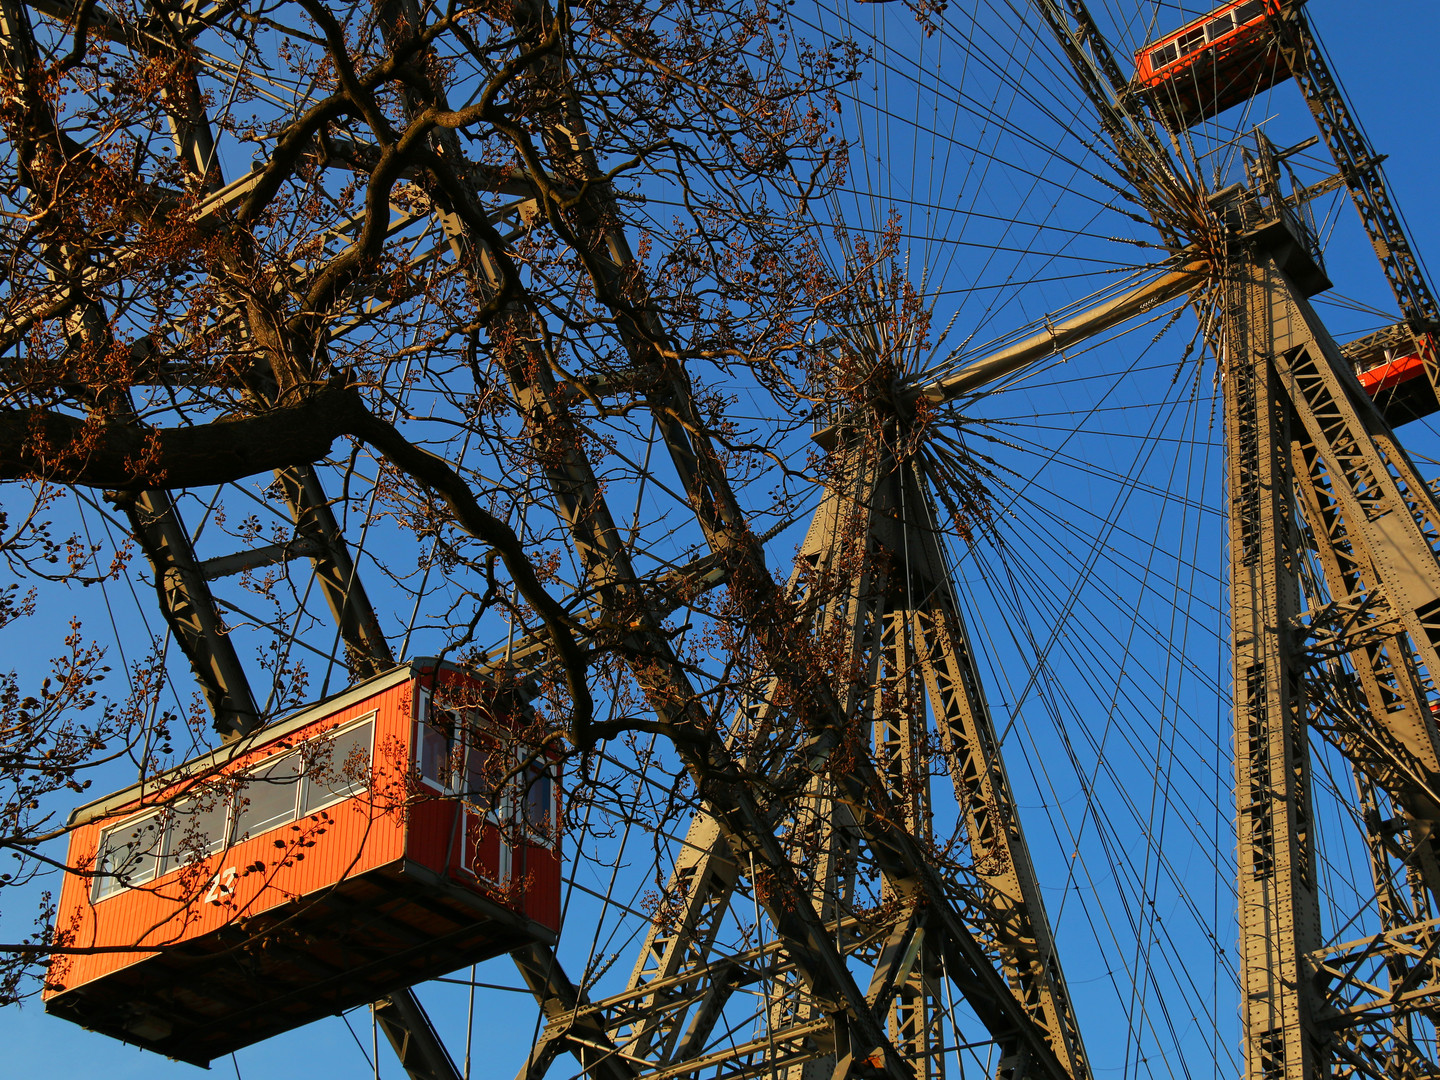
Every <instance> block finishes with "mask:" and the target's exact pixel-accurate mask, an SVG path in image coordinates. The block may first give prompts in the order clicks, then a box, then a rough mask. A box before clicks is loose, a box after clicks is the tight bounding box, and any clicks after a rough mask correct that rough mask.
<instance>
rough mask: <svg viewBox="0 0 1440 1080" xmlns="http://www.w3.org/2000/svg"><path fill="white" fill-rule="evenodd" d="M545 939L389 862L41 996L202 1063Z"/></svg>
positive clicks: (483, 903)
mask: <svg viewBox="0 0 1440 1080" xmlns="http://www.w3.org/2000/svg"><path fill="white" fill-rule="evenodd" d="M554 939H555V935H554V934H553V933H551V932H550V931H549V930H547V929H545V928H544V927H542V926H540V925H538V924H536V923H533V922H531V921H530V920H528V919H525V918H523V917H522V916H520V915H517V914H516V913H514V912H513V911H510V910H508V909H506V908H504V907H501V906H500V905H498V904H495V903H492V902H490V901H488V900H486V899H484V898H483V897H481V896H479V895H477V894H475V893H472V892H470V891H469V890H467V889H465V888H463V887H461V886H459V885H455V884H451V883H450V882H448V881H446V880H445V879H443V878H441V877H439V876H438V875H436V874H434V873H433V872H432V871H430V870H427V869H425V868H423V867H420V866H418V865H417V864H415V863H401V864H392V865H391V866H389V867H384V868H381V869H379V870H375V871H372V872H370V873H367V874H364V875H361V876H359V877H356V878H352V879H348V880H346V881H343V882H341V883H340V884H339V885H336V886H334V887H332V888H329V889H326V890H324V891H322V892H319V893H316V894H313V895H310V896H306V897H304V898H302V899H300V900H297V901H296V902H294V903H291V904H287V905H284V906H283V907H282V908H280V909H278V910H276V911H274V912H269V913H266V914H263V915H259V916H255V917H253V918H250V919H241V920H237V921H236V922H235V923H234V924H232V925H230V926H227V927H226V928H225V929H223V930H220V931H217V932H215V933H212V934H208V935H206V936H204V937H201V938H198V939H194V940H191V941H187V942H185V943H184V944H183V945H178V946H175V947H173V948H169V949H166V950H164V951H163V952H159V953H156V954H153V955H151V956H148V957H146V958H145V959H143V960H140V961H138V962H136V963H134V964H130V965H129V966H127V967H124V968H121V969H120V970H118V971H115V972H112V973H111V974H109V975H107V976H104V977H103V978H99V979H96V980H93V981H91V982H89V983H86V984H84V985H83V986H78V987H75V988H73V989H70V990H66V991H63V992H61V993H59V994H57V995H56V996H54V997H52V998H51V999H50V1000H49V1001H48V1002H46V1006H45V1008H46V1011H47V1012H50V1013H54V1014H56V1015H59V1016H63V1017H65V1018H66V1019H69V1020H72V1021H74V1022H75V1023H78V1024H80V1025H82V1026H83V1027H87V1028H90V1029H91V1030H93V1031H98V1032H101V1033H102V1034H105V1035H110V1036H113V1037H115V1038H117V1039H122V1040H124V1041H125V1042H129V1043H134V1044H136V1045H138V1046H143V1047H145V1048H147V1049H150V1050H154V1051H156V1052H158V1053H162V1054H165V1055H166V1056H168V1057H172V1058H177V1059H179V1060H181V1061H187V1062H190V1063H192V1064H195V1065H206V1064H208V1063H209V1062H210V1061H211V1060H213V1059H214V1058H216V1057H219V1056H221V1055H224V1054H228V1053H230V1052H231V1051H234V1050H238V1049H240V1048H242V1047H245V1046H249V1045H251V1044H253V1043H256V1042H259V1041H261V1040H262V1039H266V1038H269V1037H270V1036H272V1035H278V1034H280V1033H281V1032H285V1031H289V1030H292V1029H294V1028H297V1027H300V1026H302V1025H304V1024H308V1023H310V1022H311V1021H313V1020H318V1019H320V1018H322V1017H325V1016H330V1015H334V1014H336V1013H340V1012H343V1011H345V1010H347V1009H352V1008H355V1007H357V1006H360V1005H364V1004H367V1003H369V1002H372V1001H376V1000H378V999H380V998H383V997H384V996H385V995H387V994H389V993H392V992H393V991H395V990H398V989H400V988H401V987H405V986H411V985H414V984H415V983H418V982H423V981H424V980H426V979H430V978H434V977H435V976H437V975H443V974H445V973H447V972H450V971H455V970H456V969H458V968H461V967H463V966H465V965H467V964H471V963H475V962H477V961H480V960H485V959H489V958H490V957H494V956H499V955H501V954H503V953H507V952H510V951H512V950H514V949H517V948H519V947H521V946H523V945H526V944H530V943H532V942H544V943H553V941H554Z"/></svg>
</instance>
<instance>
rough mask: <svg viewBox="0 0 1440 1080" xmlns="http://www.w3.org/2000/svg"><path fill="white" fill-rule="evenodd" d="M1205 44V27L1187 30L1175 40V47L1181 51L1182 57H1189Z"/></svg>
mask: <svg viewBox="0 0 1440 1080" xmlns="http://www.w3.org/2000/svg"><path fill="white" fill-rule="evenodd" d="M1204 44H1205V28H1204V27H1203V26H1197V27H1196V28H1195V29H1194V30H1187V31H1186V32H1185V33H1183V34H1181V35H1180V36H1179V37H1178V38H1177V39H1176V40H1175V45H1176V47H1177V48H1178V49H1179V50H1180V55H1181V56H1187V55H1189V54H1190V53H1192V52H1194V51H1195V50H1196V49H1198V48H1200V46H1202V45H1204Z"/></svg>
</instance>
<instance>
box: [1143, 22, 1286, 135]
mask: <svg viewBox="0 0 1440 1080" xmlns="http://www.w3.org/2000/svg"><path fill="white" fill-rule="evenodd" d="M1287 3H1289V4H1300V3H1304V0H1231V2H1229V3H1226V4H1221V5H1220V6H1219V7H1217V8H1216V9H1215V10H1214V11H1212V12H1210V14H1208V15H1205V16H1202V17H1201V18H1198V19H1195V20H1194V21H1193V22H1188V23H1186V24H1185V25H1184V26H1182V27H1180V29H1178V30H1175V31H1174V32H1172V33H1170V34H1167V35H1166V36H1165V37H1163V38H1159V39H1157V40H1156V41H1153V42H1151V43H1150V44H1148V45H1146V46H1145V47H1144V48H1143V49H1141V50H1140V51H1139V52H1137V53H1136V54H1135V77H1134V78H1133V79H1132V80H1131V82H1130V87H1131V91H1132V92H1133V93H1134V94H1135V95H1136V96H1137V97H1138V98H1139V99H1140V100H1142V101H1144V102H1145V103H1146V104H1147V105H1149V106H1150V109H1151V111H1152V112H1154V113H1155V115H1156V117H1157V118H1158V119H1159V120H1160V122H1161V123H1163V124H1164V125H1165V126H1166V127H1167V128H1169V129H1170V130H1171V131H1180V130H1183V129H1185V128H1189V127H1194V126H1195V125H1196V124H1198V123H1200V122H1201V121H1202V120H1208V119H1210V118H1211V117H1212V116H1217V115H1219V114H1220V113H1222V112H1224V111H1225V110H1226V109H1228V108H1230V107H1231V106H1232V105H1238V104H1240V103H1241V102H1242V101H1246V100H1248V99H1249V98H1252V97H1254V96H1255V95H1256V94H1258V93H1260V92H1262V91H1264V90H1268V89H1269V88H1270V87H1272V86H1274V85H1275V84H1277V83H1281V82H1284V81H1285V80H1286V79H1288V78H1290V69H1289V67H1288V66H1287V65H1286V63H1285V60H1284V58H1283V57H1282V56H1281V55H1280V49H1279V47H1278V45H1277V44H1276V40H1275V33H1274V30H1273V29H1272V28H1271V26H1270V25H1269V19H1270V18H1271V17H1272V16H1274V15H1278V14H1280V12H1281V10H1282V8H1283V7H1284V6H1285V5H1286V4H1287Z"/></svg>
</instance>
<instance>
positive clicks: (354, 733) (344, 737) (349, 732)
mask: <svg viewBox="0 0 1440 1080" xmlns="http://www.w3.org/2000/svg"><path fill="white" fill-rule="evenodd" d="M374 727H375V725H374V723H373V722H371V721H368V720H367V721H366V722H365V723H363V724H357V725H355V726H354V727H348V728H344V729H343V730H341V731H338V732H336V733H335V734H333V735H331V736H329V738H328V740H327V741H328V742H329V743H330V746H329V752H328V753H327V754H320V753H318V752H317V754H316V755H315V759H314V760H313V761H312V762H311V765H310V768H308V769H307V770H306V772H305V783H304V791H303V794H302V798H301V806H300V813H301V814H302V815H304V814H313V813H314V812H315V811H316V810H319V809H321V808H322V807H326V806H329V805H330V804H331V803H337V802H340V801H341V800H342V799H350V798H354V797H355V796H356V795H359V794H360V792H362V791H364V790H365V789H366V788H367V787H369V786H370V785H369V773H370V736H371V733H372V731H373V730H374Z"/></svg>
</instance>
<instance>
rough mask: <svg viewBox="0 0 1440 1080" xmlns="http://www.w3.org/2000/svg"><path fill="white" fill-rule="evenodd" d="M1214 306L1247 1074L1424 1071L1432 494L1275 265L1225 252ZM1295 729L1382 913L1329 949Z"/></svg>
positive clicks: (1430, 898) (1439, 577)
mask: <svg viewBox="0 0 1440 1080" xmlns="http://www.w3.org/2000/svg"><path fill="white" fill-rule="evenodd" d="M1223 314H1224V319H1225V330H1226V353H1225V356H1226V363H1225V367H1224V369H1223V383H1224V393H1225V408H1226V427H1227V444H1228V454H1229V467H1230V530H1231V539H1230V576H1231V583H1230V588H1231V624H1232V637H1233V642H1232V644H1233V650H1234V670H1235V685H1234V694H1235V716H1236V736H1235V746H1236V789H1237V800H1238V815H1239V834H1240V836H1239V839H1240V883H1239V885H1240V889H1239V909H1240V925H1241V983H1242V986H1241V988H1242V1018H1243V1023H1244V1032H1245V1043H1244V1045H1245V1053H1246V1075H1247V1076H1248V1077H1251V1078H1254V1080H1279V1078H1282V1077H1286V1078H1288V1077H1293V1078H1295V1080H1302V1078H1304V1080H1310V1078H1312V1077H1315V1076H1324V1075H1331V1074H1333V1075H1337V1076H1348V1075H1374V1076H1377V1077H1378V1076H1382V1075H1383V1076H1422V1075H1429V1074H1431V1073H1433V1071H1434V1066H1433V1065H1430V1064H1428V1062H1427V1058H1426V1055H1425V1053H1424V1052H1423V1050H1422V1048H1421V1046H1420V1044H1419V1043H1417V1041H1416V1039H1415V1037H1414V1034H1413V1032H1412V1026H1411V1025H1412V1022H1413V1020H1414V1018H1415V1017H1417V1016H1425V1017H1426V1018H1427V1021H1428V1022H1430V1023H1433V1022H1434V1019H1435V1015H1436V1004H1437V1002H1436V999H1435V994H1434V991H1433V985H1434V978H1433V970H1434V968H1435V965H1434V956H1435V952H1436V945H1435V938H1434V934H1433V928H1432V926H1431V916H1430V913H1431V912H1433V911H1434V910H1435V901H1436V898H1437V896H1440V892H1437V887H1440V868H1437V859H1436V850H1435V843H1434V839H1433V834H1434V829H1435V824H1434V823H1435V822H1436V821H1437V819H1440V801H1437V796H1440V768H1437V765H1440V738H1437V733H1436V725H1435V720H1434V717H1433V715H1432V713H1431V710H1430V707H1429V701H1430V698H1431V695H1432V690H1431V683H1430V680H1431V679H1433V675H1434V673H1435V672H1436V671H1437V670H1440V655H1437V651H1436V645H1437V641H1440V618H1437V616H1440V556H1437V548H1440V508H1437V506H1436V503H1435V500H1434V495H1433V493H1432V492H1431V490H1430V488H1429V487H1428V486H1427V485H1426V484H1425V483H1424V482H1423V481H1422V479H1421V478H1420V476H1419V474H1418V472H1417V471H1416V470H1415V468H1414V466H1413V464H1412V463H1411V462H1410V461H1409V459H1408V457H1406V455H1405V454H1404V452H1403V450H1402V449H1401V448H1400V446H1399V444H1398V443H1397V442H1396V440H1395V438H1394V435H1393V433H1392V432H1391V430H1390V428H1389V427H1388V425H1387V424H1386V423H1385V421H1384V419H1383V417H1382V416H1381V414H1380V412H1379V410H1378V409H1377V408H1376V407H1375V405H1374V403H1373V402H1372V401H1371V400H1370V399H1369V398H1368V397H1367V396H1366V395H1365V393H1364V391H1363V390H1362V389H1361V387H1360V385H1359V383H1358V381H1357V380H1356V378H1355V376H1354V374H1353V372H1352V370H1351V367H1350V365H1349V364H1348V363H1347V362H1346V361H1345V359H1344V357H1343V355H1342V353H1341V352H1340V350H1339V349H1338V347H1337V346H1336V345H1335V343H1334V342H1333V341H1332V340H1331V339H1330V337H1329V336H1328V334H1326V333H1325V331H1324V328H1323V327H1322V326H1321V324H1320V322H1319V320H1318V319H1317V318H1316V316H1315V313H1314V311H1313V310H1312V309H1311V307H1310V305H1309V303H1308V301H1307V300H1306V299H1305V298H1304V297H1303V296H1302V295H1301V294H1300V292H1299V291H1298V290H1297V289H1296V287H1295V286H1294V284H1293V283H1292V282H1291V281H1290V280H1289V278H1288V277H1287V276H1286V275H1285V273H1284V272H1282V271H1281V270H1280V269H1279V268H1278V267H1277V266H1276V265H1275V264H1274V262H1273V261H1271V260H1270V259H1269V258H1268V257H1266V256H1263V255H1258V254H1255V253H1250V254H1248V255H1245V256H1242V257H1240V258H1239V259H1238V260H1237V262H1236V265H1235V270H1234V272H1233V273H1232V274H1230V275H1229V284H1228V285H1227V306H1226V309H1225V311H1224V313H1223ZM1306 547H1308V548H1310V549H1311V551H1313V553H1314V560H1315V566H1316V567H1317V569H1318V573H1319V577H1318V579H1316V580H1311V579H1310V578H1309V576H1308V574H1309V571H1308V570H1306V569H1305V565H1306V564H1305V558H1304V552H1305V549H1306ZM1302 588H1303V593H1302ZM1305 593H1308V594H1309V595H1310V597H1311V603H1312V605H1313V606H1312V608H1311V609H1310V610H1309V611H1306V612H1302V611H1301V610H1300V609H1301V607H1302V605H1303V598H1302V597H1303V595H1304V594H1305ZM1332 597H1333V598H1334V599H1329V598H1332ZM1311 727H1313V728H1314V729H1316V730H1317V731H1318V732H1319V733H1320V734H1322V735H1323V736H1324V737H1325V738H1326V739H1327V740H1329V741H1330V742H1331V743H1332V744H1333V745H1335V746H1336V747H1337V748H1338V749H1339V750H1340V751H1341V753H1342V754H1344V755H1345V757H1346V758H1347V759H1348V761H1349V762H1350V764H1351V766H1352V767H1353V769H1354V771H1355V774H1356V784H1357V791H1358V795H1359V805H1360V808H1361V811H1360V815H1359V816H1360V820H1361V823H1362V826H1363V832H1364V840H1365V843H1366V846H1367V850H1368V852H1369V856H1370V861H1371V866H1372V873H1373V877H1374V884H1375V891H1376V901H1375V903H1376V909H1377V911H1378V913H1379V914H1380V917H1381V919H1382V922H1383V923H1384V927H1383V930H1382V932H1381V933H1380V934H1378V935H1374V936H1372V937H1370V938H1367V939H1364V940H1363V941H1361V942H1355V943H1351V944H1349V945H1345V946H1337V947H1332V948H1322V947H1321V944H1320V937H1319V934H1320V929H1319V927H1320V923H1319V886H1318V884H1317V881H1316V876H1315V869H1316V868H1315V855H1314V852H1313V851H1312V844H1313V839H1314V837H1313V826H1312V824H1311V821H1310V794H1309V748H1308V740H1307V737H1306V731H1307V729H1308V728H1311ZM1416 917H1419V919H1420V921H1419V922H1416V921H1415V919H1416Z"/></svg>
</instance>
